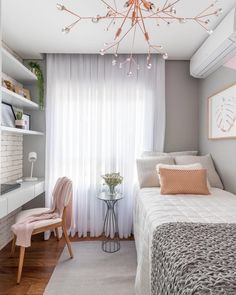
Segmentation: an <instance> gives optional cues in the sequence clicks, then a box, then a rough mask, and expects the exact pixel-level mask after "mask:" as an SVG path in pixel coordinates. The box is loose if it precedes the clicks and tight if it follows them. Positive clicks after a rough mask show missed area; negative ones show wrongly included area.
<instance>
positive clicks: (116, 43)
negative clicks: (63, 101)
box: [57, 0, 222, 76]
mask: <svg viewBox="0 0 236 295" xmlns="http://www.w3.org/2000/svg"><path fill="white" fill-rule="evenodd" d="M180 1H181V0H172V1H171V0H165V2H164V4H163V5H160V4H158V5H157V6H156V5H155V4H154V3H152V2H150V1H147V0H125V1H116V0H113V2H112V4H109V3H108V1H105V0H101V2H102V3H103V4H104V5H105V6H106V8H107V10H106V12H105V13H104V14H103V15H99V14H97V15H95V16H81V15H80V14H78V13H75V12H73V11H71V10H69V9H68V8H67V7H65V6H64V5H62V4H57V8H58V9H59V10H60V11H65V12H67V13H69V14H71V15H72V16H73V17H76V19H75V21H74V22H73V23H71V24H70V25H68V26H66V27H64V28H63V29H62V32H63V33H69V32H70V30H71V29H72V28H73V27H74V26H75V25H76V24H78V23H79V22H80V21H81V20H91V21H92V22H93V23H94V24H96V23H99V22H100V21H103V20H108V21H109V22H108V26H107V27H106V30H107V31H108V30H109V29H110V28H111V26H112V25H113V26H115V25H116V24H117V22H119V21H120V24H119V25H118V28H117V30H116V33H115V36H114V40H113V41H112V42H110V43H104V48H102V49H101V50H100V54H101V55H104V54H105V53H106V52H108V51H109V50H110V49H113V50H114V59H113V61H112V65H114V66H115V65H116V64H117V63H118V61H117V56H118V51H119V47H120V43H121V42H122V41H123V40H124V39H125V38H126V36H127V35H128V34H129V33H131V32H132V33H133V36H132V45H131V46H132V47H131V53H130V56H129V57H128V58H127V59H126V60H125V61H123V62H121V63H120V67H123V65H124V64H128V73H127V74H128V76H131V75H132V74H133V72H132V67H133V66H134V67H136V69H137V70H138V69H139V65H138V64H137V62H136V60H135V58H134V57H133V52H134V49H135V48H134V46H135V40H136V34H137V29H138V30H139V31H140V32H141V34H142V35H143V36H144V41H145V42H146V44H147V68H148V69H151V67H152V64H151V53H152V52H155V53H159V54H162V56H163V58H164V59H167V58H168V54H167V52H165V50H164V49H163V46H161V45H160V44H153V43H152V42H151V40H150V36H149V33H148V31H147V26H146V22H150V21H153V22H154V24H155V25H156V26H157V28H158V27H159V26H160V23H161V22H163V23H165V24H167V25H171V24H172V23H179V24H185V23H187V22H189V21H192V22H195V23H196V24H198V25H199V26H201V27H202V28H203V29H204V30H205V31H206V32H207V33H208V34H212V32H213V31H212V30H211V29H209V24H210V22H211V17H212V16H213V15H215V16H218V15H219V14H221V12H222V9H221V8H218V9H217V8H215V4H216V2H217V1H214V2H212V4H211V5H209V6H208V7H206V8H205V9H203V10H202V11H201V12H200V13H199V14H197V15H196V16H194V17H184V16H182V15H178V14H177V9H176V4H177V3H178V2H180ZM119 2H123V6H121V5H120V3H119ZM156 2H157V1H156ZM118 3H119V4H118ZM94 10H95V8H94V7H93V11H94Z"/></svg>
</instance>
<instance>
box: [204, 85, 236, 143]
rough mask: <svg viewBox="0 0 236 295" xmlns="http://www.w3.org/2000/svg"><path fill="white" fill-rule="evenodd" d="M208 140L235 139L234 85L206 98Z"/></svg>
mask: <svg viewBox="0 0 236 295" xmlns="http://www.w3.org/2000/svg"><path fill="white" fill-rule="evenodd" d="M208 127H209V130H208V132H209V139H226V138H236V84H234V85H232V86H230V87H229V88H226V89H224V90H222V91H220V92H218V93H216V94H214V95H213V96H211V97H209V98H208Z"/></svg>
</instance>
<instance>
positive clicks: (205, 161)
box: [175, 154, 224, 189]
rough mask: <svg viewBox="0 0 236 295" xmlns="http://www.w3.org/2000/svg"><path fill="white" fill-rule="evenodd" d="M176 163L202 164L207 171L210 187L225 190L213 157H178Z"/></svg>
mask: <svg viewBox="0 0 236 295" xmlns="http://www.w3.org/2000/svg"><path fill="white" fill-rule="evenodd" d="M175 163H176V164H177V165H188V164H194V163H200V164H201V165H202V167H203V168H205V169H207V174H208V180H209V182H210V185H211V186H213V187H217V188H220V189H223V188H224V187H223V184H222V182H221V180H220V177H219V175H218V173H217V172H216V169H215V166H214V163H213V160H212V158H211V155H209V154H208V155H205V156H178V157H175Z"/></svg>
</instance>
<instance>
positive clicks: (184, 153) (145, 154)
mask: <svg viewBox="0 0 236 295" xmlns="http://www.w3.org/2000/svg"><path fill="white" fill-rule="evenodd" d="M197 154H198V151H184V152H171V153H164V152H150V151H145V152H143V153H142V155H141V157H142V158H145V157H160V156H173V157H175V156H187V155H191V156H196V155H197Z"/></svg>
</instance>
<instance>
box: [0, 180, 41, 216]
mask: <svg viewBox="0 0 236 295" xmlns="http://www.w3.org/2000/svg"><path fill="white" fill-rule="evenodd" d="M44 191H45V189H44V179H39V180H38V181H34V182H22V183H21V187H19V188H17V189H15V190H13V191H10V192H8V193H6V194H4V195H2V196H0V218H3V217H4V216H7V215H8V214H9V213H11V212H12V211H14V210H16V209H17V208H20V207H21V206H23V205H24V204H26V203H28V202H29V201H31V200H32V199H34V198H36V197H37V196H39V195H40V194H42V193H43V192H44Z"/></svg>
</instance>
